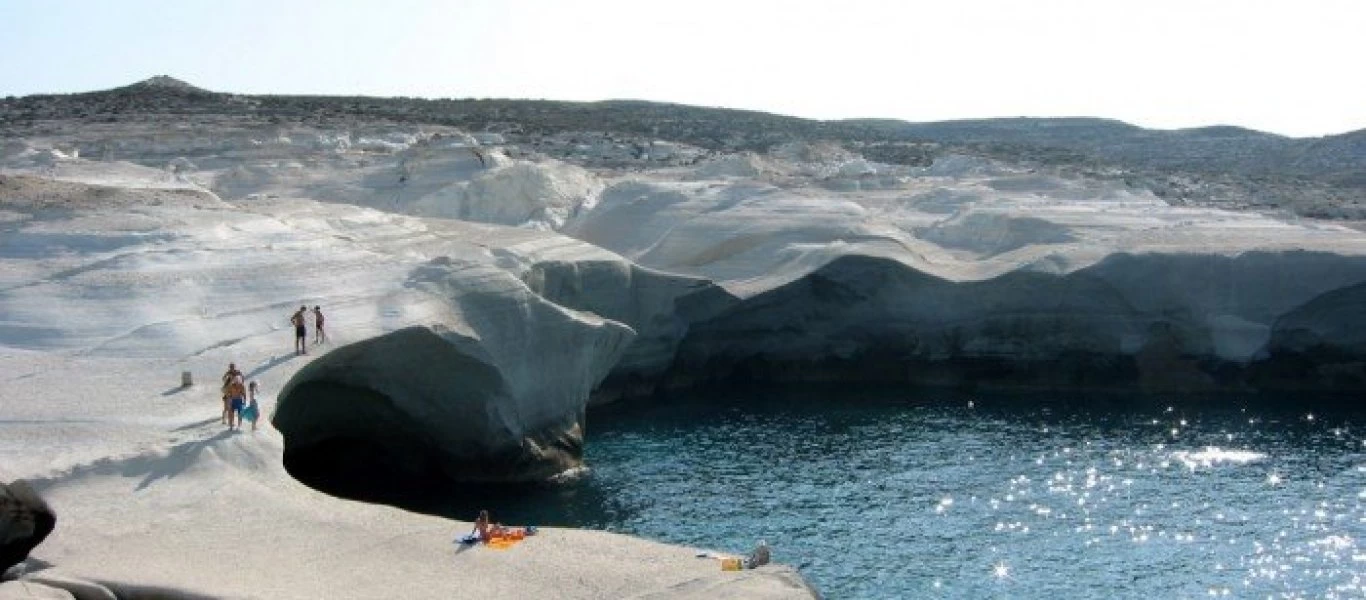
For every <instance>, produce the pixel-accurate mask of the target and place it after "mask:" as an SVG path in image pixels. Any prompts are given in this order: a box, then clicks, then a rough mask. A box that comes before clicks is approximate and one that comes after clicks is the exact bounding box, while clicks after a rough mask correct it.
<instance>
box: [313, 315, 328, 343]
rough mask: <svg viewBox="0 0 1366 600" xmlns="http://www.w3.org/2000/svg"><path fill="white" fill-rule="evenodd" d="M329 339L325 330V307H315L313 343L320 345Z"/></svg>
mask: <svg viewBox="0 0 1366 600" xmlns="http://www.w3.org/2000/svg"><path fill="white" fill-rule="evenodd" d="M326 341H327V332H326V331H323V307H321V306H314V307H313V345H315V346H316V345H318V344H321V343H323V342H326Z"/></svg>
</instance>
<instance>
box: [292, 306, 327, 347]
mask: <svg viewBox="0 0 1366 600" xmlns="http://www.w3.org/2000/svg"><path fill="white" fill-rule="evenodd" d="M323 320H324V319H323V307H321V306H314V307H313V345H314V346H316V345H318V344H321V343H323V342H326V341H327V332H326V331H324V330H323ZM289 323H290V324H291V325H293V326H294V353H295V354H308V326H307V323H308V307H307V306H300V307H299V310H296V311H294V314H293V315H291V316H290V317H289Z"/></svg>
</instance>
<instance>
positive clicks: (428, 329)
mask: <svg viewBox="0 0 1366 600" xmlns="http://www.w3.org/2000/svg"><path fill="white" fill-rule="evenodd" d="M114 168H115V169H116V170H117V169H118V168H119V167H118V166H117V165H115V166H114ZM114 175H115V176H116V177H122V175H119V174H118V173H115V174H114ZM90 179H92V180H94V179H98V178H97V177H92V178H90ZM0 207H3V211H4V213H3V214H4V216H5V221H4V223H5V228H4V230H3V231H0V261H3V268H0V279H2V281H0V319H2V320H0V372H3V373H5V376H6V382H5V383H6V385H5V390H4V396H3V401H2V402H0V468H3V471H4V473H3V476H4V477H6V478H13V477H24V478H28V479H30V480H34V481H35V485H36V486H38V487H39V489H40V491H41V492H42V493H43V495H44V498H45V499H47V500H48V502H49V503H50V504H51V506H52V507H53V508H54V510H56V511H57V512H58V513H59V514H60V515H61V516H62V517H61V518H62V520H61V522H60V523H59V524H58V527H57V529H56V530H55V531H54V532H53V534H52V535H51V536H50V537H49V538H48V539H47V540H46V541H45V542H44V544H43V545H41V546H39V547H38V549H37V550H35V552H34V554H33V556H34V557H35V558H36V559H38V560H41V561H44V562H45V563H48V564H52V565H55V566H54V567H52V568H49V569H44V570H43V571H42V572H41V575H42V577H38V576H37V575H31V576H26V579H25V580H24V581H22V582H19V583H13V582H11V583H6V584H4V587H3V588H2V589H0V591H3V592H4V593H5V594H11V595H13V594H26V595H39V597H43V596H44V595H47V596H51V595H54V594H55V595H56V596H58V597H60V596H61V594H60V593H59V592H56V591H53V590H56V589H67V590H71V589H75V588H76V587H78V586H84V587H81V589H84V590H86V591H87V592H88V593H97V592H98V591H99V590H101V589H103V590H113V591H115V592H118V593H119V594H120V596H121V597H142V596H141V594H166V595H175V594H182V593H184V594H195V593H199V594H212V595H214V596H221V597H275V598H305V597H342V598H373V597H433V596H438V597H459V596H464V595H474V596H480V597H505V596H511V595H517V594H527V595H531V596H538V597H563V598H607V597H623V596H628V595H640V594H647V595H654V596H658V597H664V598H670V597H694V596H695V595H696V594H703V595H706V594H710V593H719V594H725V593H729V592H727V590H733V591H735V593H739V594H744V595H746V596H747V597H810V596H812V593H811V592H810V590H809V589H807V588H805V587H804V585H802V583H801V581H800V577H799V576H798V575H796V574H795V573H794V572H792V571H791V570H783V569H779V570H776V571H763V572H760V571H755V572H746V573H742V574H729V573H719V572H717V568H716V564H715V562H713V561H699V560H697V559H695V558H694V556H693V555H694V552H695V551H694V550H692V549H688V548H680V547H674V546H666V545H663V544H657V543H653V542H648V541H644V540H638V539H633V538H629V537H624V536H617V535H612V534H607V533H601V532H591V531H574V530H561V529H555V528H545V529H543V531H542V532H541V534H540V535H538V536H536V537H535V538H534V539H531V540H528V541H526V542H523V543H522V544H521V545H519V547H517V548H514V549H512V550H510V551H507V552H491V551H484V550H481V549H475V550H471V551H467V552H456V547H455V546H453V545H452V543H451V542H452V540H453V538H455V537H456V536H458V535H459V534H462V533H464V532H466V531H468V530H469V524H468V523H453V522H450V521H447V520H444V519H438V518H435V517H427V516H422V515H416V514H412V513H408V512H405V511H401V510H397V509H393V508H388V507H384V506H375V505H366V504H359V503H354V502H348V501H343V500H338V499H336V498H332V497H329V496H325V495H323V494H320V493H318V492H315V491H313V490H311V489H309V488H307V487H305V486H304V485H302V484H300V483H298V482H297V481H295V480H294V479H293V478H292V477H291V476H290V475H289V473H287V472H286V469H285V468H284V457H283V455H285V454H286V452H287V450H286V449H287V448H292V447H293V446H294V444H295V442H294V441H293V440H292V439H291V438H293V436H295V435H300V436H303V437H304V438H305V439H307V438H308V436H310V435H315V436H316V435H317V433H318V432H319V431H320V430H328V431H331V432H332V433H333V434H348V433H354V432H355V429H354V428H355V426H356V425H357V422H356V421H357V419H358V418H360V417H364V416H375V415H383V416H386V417H392V416H393V415H395V414H404V415H405V417H404V418H405V419H407V420H408V421H409V422H411V421H414V420H426V421H427V422H425V423H424V424H425V425H426V426H427V429H423V430H422V431H423V432H424V434H426V435H433V436H436V437H441V436H445V437H441V439H440V441H441V442H442V443H444V444H448V445H449V446H459V449H460V450H462V451H466V452H469V449H471V448H474V449H476V451H474V452H472V453H467V454H466V455H467V456H471V455H473V456H477V455H479V454H480V452H478V451H477V449H478V448H481V447H484V448H495V449H496V448H499V447H500V446H499V444H505V443H507V442H508V441H509V440H515V441H516V442H517V443H520V442H521V441H525V440H530V441H531V442H534V443H537V444H540V443H542V442H543V441H545V440H547V439H548V437H547V435H546V432H560V433H564V432H565V431H566V430H572V428H573V426H574V425H575V423H577V419H578V418H579V416H580V415H581V413H582V409H583V403H584V402H585V401H586V398H587V394H588V390H589V388H590V387H591V386H592V384H593V382H594V381H596V380H597V379H598V378H600V377H602V376H603V375H605V374H606V372H607V370H608V369H609V368H610V367H611V365H612V364H613V363H614V362H615V360H616V357H617V356H618V355H620V354H621V353H622V352H623V351H624V348H625V346H626V344H627V342H628V341H629V340H630V339H631V331H630V330H629V329H628V328H627V327H625V326H624V325H621V324H618V323H616V322H614V321H611V320H608V319H604V318H602V317H600V316H596V315H593V314H589V313H587V312H582V311H579V310H574V309H571V308H566V307H564V306H561V305H558V304H556V303H554V302H552V301H550V300H549V299H548V298H549V297H550V296H554V295H558V296H562V297H566V298H568V297H570V296H573V295H574V294H577V296H574V297H576V298H577V299H578V300H579V301H581V302H583V303H585V304H597V305H602V306H604V307H607V308H605V309H604V310H607V309H608V308H610V309H611V310H615V311H618V312H620V313H621V315H623V318H628V319H640V320H642V321H643V322H645V323H646V325H647V326H648V327H656V328H657V330H658V331H672V330H671V329H670V327H675V326H676V325H675V324H673V323H672V321H670V320H669V319H671V318H676V317H674V315H673V314H672V313H671V310H672V308H673V307H674V303H675V298H676V297H686V294H688V293H689V291H690V290H692V289H693V288H694V287H697V286H701V287H703V288H705V287H706V284H705V283H701V282H698V281H696V280H691V279H675V278H670V277H669V276H666V275H662V274H651V273H646V272H641V271H640V270H638V269H637V268H636V267H633V266H632V265H630V264H629V263H626V262H625V261H623V260H622V259H621V258H620V257H616V256H615V255H613V254H611V253H609V252H606V251H603V250H601V249H597V248H594V247H592V246H589V245H587V244H584V243H582V242H577V241H574V240H570V239H567V238H564V237H562V236H558V235H555V234H548V233H541V232H535V231H530V230H526V229H512V228H506V227H496V226H491V225H481V224H473V223H460V222H454V221H444V220H428V219H419V218H412V217H406V216H402V215H394V214H386V213H381V212H377V211H374V210H368V209H362V208H357V207H352V206H346V205H339V204H324V203H319V202H315V201H311V200H299V199H268V198H257V199H253V200H249V201H243V202H240V203H229V202H225V201H223V200H221V199H219V198H218V197H216V196H214V195H213V194H211V193H208V192H204V191H199V190H183V189H144V188H122V187H110V186H100V185H85V184H78V183H72V182H66V181H53V180H45V179H34V178H29V177H3V178H0ZM524 277H525V278H526V281H529V282H531V283H527V282H525V281H524V279H523V278H524ZM638 280H645V281H646V282H647V283H648V284H649V285H643V286H641V287H640V289H639V291H636V290H618V289H611V288H610V287H608V285H609V284H610V285H617V284H616V283H611V282H615V281H620V282H623V284H626V283H631V282H637V281H638ZM533 284H534V285H533ZM571 292H572V293H571ZM678 295H683V296H678ZM303 303H306V304H308V305H309V306H312V305H314V304H321V305H322V306H323V308H324V310H325V311H326V312H327V315H328V324H329V327H328V329H329V331H330V333H329V337H330V338H331V342H330V344H328V345H324V346H321V347H312V348H310V354H309V355H308V356H303V357H300V356H295V355H294V354H293V353H292V351H291V350H290V344H291V336H292V332H291V331H290V330H289V328H288V324H287V322H286V318H287V316H288V314H289V313H290V312H291V311H292V310H293V309H295V308H296V307H297V306H298V305H300V304H303ZM661 319H662V320H663V321H664V322H662V323H656V321H657V320H661ZM673 335H679V334H678V333H674V334H673ZM656 337H659V336H656ZM320 351H321V353H320ZM229 361H234V362H236V363H237V364H238V365H239V366H241V368H242V369H243V371H245V372H246V373H247V375H248V377H249V378H251V379H253V380H256V381H258V382H260V383H261V386H262V391H263V395H262V396H261V398H260V401H261V404H262V408H263V411H264V412H265V414H266V415H267V416H268V415H271V414H272V413H274V414H275V416H276V418H277V420H282V421H289V420H291V419H297V418H298V417H300V416H302V417H305V420H307V419H313V422H311V423H306V424H304V425H302V427H300V426H299V425H298V424H297V423H293V424H288V427H289V428H290V429H289V430H287V431H286V432H285V433H284V434H283V435H282V433H281V432H280V431H277V430H276V429H274V428H273V427H272V426H271V423H270V421H269V420H268V419H265V420H263V422H262V423H261V430H260V431H258V432H255V433H250V432H242V433H231V432H227V431H225V430H224V428H223V426H222V425H220V424H219V423H218V420H217V415H218V412H219V406H220V403H219V399H218V386H217V384H216V380H217V378H218V375H219V373H221V372H222V370H223V368H224V366H226V364H227V363H228V362H229ZM310 361H314V362H310ZM182 372H189V373H191V374H192V376H193V380H194V381H195V384H194V385H192V386H189V387H181V385H180V381H181V378H180V376H181V373H182ZM296 376H297V377H296ZM291 380H294V381H295V384H293V385H289V384H288V382H289V381H291ZM307 385H333V386H342V385H349V386H353V387H359V388H363V389H366V390H377V391H382V392H385V393H387V394H388V396H386V400H388V401H390V402H395V403H396V404H399V405H401V406H402V408H403V409H404V410H405V411H409V412H407V413H397V412H396V411H388V412H386V411H384V410H376V409H374V408H373V407H369V408H367V407H364V406H357V405H356V404H354V401H356V400H358V399H360V398H358V397H357V395H352V396H345V395H339V396H330V397H327V398H322V397H317V398H313V399H312V400H311V401H310V400H309V399H308V398H307V397H306V394H303V395H301V391H300V389H301V388H302V387H304V386H307ZM286 387H288V388H289V389H285V388H286ZM436 390H444V391H445V394H444V395H443V397H441V398H434V397H433V392H435V391H436ZM476 392H480V393H485V392H487V393H486V394H484V395H483V396H482V397H479V396H477V395H476ZM360 395H361V396H363V395H364V394H360ZM329 401H330V402H331V404H328V402H329ZM346 402H353V403H352V404H345V403H346ZM424 402H425V403H424ZM295 411H299V412H301V413H303V414H302V415H299V414H295ZM437 417H443V419H442V420H441V421H437V420H436V418H437ZM443 423H444V425H445V427H444V428H443V427H440V425H442V424H443ZM379 424H380V423H379V422H375V421H371V422H370V423H369V425H370V426H371V427H370V428H368V429H366V430H365V433H367V434H372V435H374V432H375V431H376V428H375V427H374V426H376V425H379ZM348 428H352V429H348ZM379 432H380V433H379V435H381V436H382V435H385V434H387V435H395V434H397V432H395V431H384V430H382V429H381V430H379ZM409 432H411V430H409ZM457 433H461V434H465V435H466V436H467V437H466V438H465V439H463V441H462V440H459V439H456V438H457V437H458V436H457V435H456V434H457ZM571 433H572V432H571ZM371 439H376V438H371ZM378 439H379V440H381V441H383V440H384V438H383V437H379V438H378ZM371 447H373V446H371ZM518 447H519V448H520V446H518ZM395 448H396V450H397V451H398V454H400V455H402V452H403V451H405V450H410V449H412V445H411V444H409V445H406V446H397V447H395ZM448 449H449V448H448ZM540 450H553V449H550V448H541V449H540ZM527 455H528V456H536V455H535V454H531V453H528V454H527ZM540 456H544V457H547V459H546V460H544V461H542V462H541V463H537V464H535V465H534V466H535V467H536V468H539V469H542V471H540V472H541V473H544V469H545V466H546V465H547V464H554V463H555V459H554V458H553V457H549V455H548V454H542V455H540ZM561 466H563V465H562V464H561ZM532 471H533V469H531V468H528V469H527V471H526V472H525V473H531V472H532ZM495 514H496V513H495ZM299 556H307V557H313V559H312V560H310V562H309V565H308V569H307V573H306V574H305V575H306V576H302V577H301V576H300V573H299V571H298V566H297V565H298V563H297V561H295V560H292V559H291V558H290V557H299ZM224 557H231V563H232V568H224ZM243 573H250V574H251V576H244V575H243ZM91 581H98V582H101V583H100V584H90V583H82V582H91ZM40 586H46V587H40ZM687 590H706V591H697V592H696V594H691V595H690V593H689V592H688V591H687ZM21 597H23V596H21ZM82 597H85V596H82Z"/></svg>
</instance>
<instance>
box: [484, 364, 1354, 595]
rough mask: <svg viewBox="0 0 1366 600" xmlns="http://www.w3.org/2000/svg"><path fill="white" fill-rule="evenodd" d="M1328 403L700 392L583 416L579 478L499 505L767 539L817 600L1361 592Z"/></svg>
mask: <svg viewBox="0 0 1366 600" xmlns="http://www.w3.org/2000/svg"><path fill="white" fill-rule="evenodd" d="M1342 405H1343V403H1342V402H1341V401H1339V403H1338V406H1339V407H1341V406H1342ZM1326 406H1328V405H1327V404H1321V403H1319V404H1316V403H1305V402H1303V401H1300V400H1292V399H1288V398H1287V399H1283V400H1282V401H1279V402H1270V403H1268V402H1265V401H1259V402H1251V401H1250V400H1247V399H1239V398H1230V397H1224V398H1219V399H1208V400H1204V401H1200V402H1195V401H1192V400H1190V399H1185V400H1176V399H1171V400H1166V399H1152V398H1149V399H1147V400H1144V401H1136V400H1132V399H1124V398H1106V399H1096V398H1070V399H1060V398H1057V397H1056V396H1049V395H1046V394H1042V395H1030V396H1025V395H1020V394H1013V395H1012V394H995V395H986V394H967V393H963V392H925V391H918V392H909V391H905V392H903V391H895V390H885V389H884V390H851V389H811V388H807V389H802V390H796V389H769V390H746V391H730V392H726V393H724V395H722V396H717V395H714V394H707V393H699V394H696V395H695V396H694V397H690V398H685V399H677V400H675V401H673V402H670V403H669V404H668V406H658V405H657V406H653V407H645V406H636V407H624V408H613V409H611V410H609V411H599V413H601V414H599V413H594V414H591V415H590V420H589V431H588V438H589V441H588V445H587V449H586V458H587V461H588V463H589V465H590V468H591V471H590V472H589V473H588V474H587V475H586V476H584V477H582V478H580V479H579V480H577V481H575V482H572V483H568V484H564V485H561V486H557V487H551V488H545V489H541V490H535V491H532V492H527V493H525V494H519V495H518V497H517V498H515V499H514V498H506V499H503V500H501V501H498V502H501V504H502V508H503V509H504V514H505V515H509V518H510V519H523V520H539V521H542V522H549V523H558V524H566V525H577V526H584V527H592V528H601V529H607V530H611V531H618V532H623V533H630V534H635V535H641V536H645V537H649V538H653V539H658V540H663V541H667V542H672V543H679V544H687V545H694V546H699V547H705V548H713V549H718V550H725V551H732V552H745V551H748V550H749V549H750V548H751V547H753V545H754V544H755V542H756V541H758V540H760V539H764V540H766V541H767V542H768V543H769V545H770V546H772V547H773V550H774V559H775V560H777V561H781V562H785V563H788V564H792V565H796V566H797V567H799V568H800V570H801V571H802V572H803V574H804V575H806V577H807V578H808V579H809V580H811V581H812V582H813V583H814V584H815V585H816V587H817V588H818V589H820V590H821V591H822V592H823V593H824V594H826V595H827V596H828V597H831V598H919V597H954V598H1045V597H1046V598H1197V597H1200V598H1205V597H1230V598H1250V597H1260V598H1265V597H1274V598H1301V597H1302V598H1361V597H1366V414H1363V413H1361V412H1352V411H1350V410H1344V409H1342V408H1338V409H1329V408H1325V407H1326ZM1276 407H1279V408H1276ZM1316 407H1317V408H1316Z"/></svg>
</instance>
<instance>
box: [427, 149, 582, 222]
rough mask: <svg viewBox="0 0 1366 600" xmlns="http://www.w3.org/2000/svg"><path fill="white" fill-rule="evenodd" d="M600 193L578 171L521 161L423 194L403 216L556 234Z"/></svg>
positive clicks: (577, 169) (565, 166) (564, 165)
mask: <svg viewBox="0 0 1366 600" xmlns="http://www.w3.org/2000/svg"><path fill="white" fill-rule="evenodd" d="M601 190H602V183H601V182H600V181H599V180H598V179H597V177H594V176H593V175H592V174H590V173H589V172H588V171H585V170H583V169H581V168H579V167H575V166H571V165H566V164H564V163H560V162H557V161H545V162H541V163H529V162H517V163H515V164H511V165H507V166H499V167H495V168H493V169H489V170H486V171H483V172H480V173H479V174H478V175H476V176H474V177H472V178H471V179H470V180H469V181H461V182H457V183H452V184H451V185H449V186H447V187H444V188H442V189H440V190H437V191H435V192H432V193H429V194H426V195H424V196H421V197H419V198H418V199H417V200H414V201H412V202H411V203H410V204H408V205H407V208H406V210H405V212H408V213H410V214H415V215H422V216H432V217H447V218H453V219H461V220H465V221H478V222H482V223H498V224H501V225H514V226H529V227H533V228H536V229H547V230H556V229H559V228H560V227H562V226H563V225H564V223H565V221H566V220H568V219H570V218H573V217H574V216H577V215H578V214H580V213H581V212H583V211H586V210H591V209H592V208H593V205H594V204H596V202H597V195H598V194H599V193H600V192H601Z"/></svg>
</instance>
